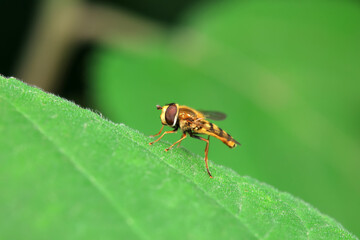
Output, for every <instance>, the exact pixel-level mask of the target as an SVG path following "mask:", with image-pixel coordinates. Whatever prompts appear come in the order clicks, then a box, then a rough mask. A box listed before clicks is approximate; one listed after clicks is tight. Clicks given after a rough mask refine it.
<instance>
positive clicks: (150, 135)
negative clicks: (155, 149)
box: [150, 125, 164, 137]
mask: <svg viewBox="0 0 360 240" xmlns="http://www.w3.org/2000/svg"><path fill="white" fill-rule="evenodd" d="M163 129H164V125H162V127H161V129H160V131H159V132H158V133H157V134H155V135H150V137H156V136H157V135H160V133H161V132H162V130H163Z"/></svg>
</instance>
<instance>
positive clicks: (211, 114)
mask: <svg viewBox="0 0 360 240" xmlns="http://www.w3.org/2000/svg"><path fill="white" fill-rule="evenodd" d="M199 112H201V113H202V114H204V116H205V117H206V118H209V119H212V120H218V121H220V120H224V119H225V118H226V114H225V113H222V112H216V111H203V110H200V111H199Z"/></svg>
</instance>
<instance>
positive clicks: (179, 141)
mask: <svg viewBox="0 0 360 240" xmlns="http://www.w3.org/2000/svg"><path fill="white" fill-rule="evenodd" d="M185 138H186V133H185V132H184V133H183V135H182V136H181V138H180V139H179V140H178V141H176V142H175V143H174V144H173V145H171V146H170V147H169V148H167V149H165V151H166V152H167V151H169V150H170V149H171V148H172V147H173V146H175V145H176V144H177V143H179V144H180V143H181V141H182V140H184V139H185Z"/></svg>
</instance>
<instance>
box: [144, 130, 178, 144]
mask: <svg viewBox="0 0 360 240" xmlns="http://www.w3.org/2000/svg"><path fill="white" fill-rule="evenodd" d="M176 132H177V129H175V130H172V131H166V132H164V133H163V134H162V135H161V136H160V137H159V138H158V139H156V140H155V141H153V142H151V143H149V145H153V144H154V143H156V142H157V141H159V140H160V139H161V138H162V137H163V136H164V135H165V134H168V133H176Z"/></svg>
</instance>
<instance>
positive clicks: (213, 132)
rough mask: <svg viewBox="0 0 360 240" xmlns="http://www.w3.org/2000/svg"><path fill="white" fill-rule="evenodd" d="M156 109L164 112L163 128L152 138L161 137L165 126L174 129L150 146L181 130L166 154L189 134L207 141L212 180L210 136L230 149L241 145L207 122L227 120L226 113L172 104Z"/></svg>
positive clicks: (206, 163) (161, 116) (206, 154)
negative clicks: (179, 136)
mask: <svg viewBox="0 0 360 240" xmlns="http://www.w3.org/2000/svg"><path fill="white" fill-rule="evenodd" d="M156 108H157V109H158V110H162V112H161V114H160V119H161V123H162V125H163V126H162V127H161V129H160V131H159V133H157V134H155V135H152V136H151V137H155V136H158V135H160V133H161V132H162V130H163V128H164V126H165V125H168V126H170V127H172V128H174V129H173V130H172V131H165V132H164V133H163V134H162V135H161V136H160V137H159V138H158V139H156V140H155V141H153V142H151V143H149V145H152V144H154V143H156V142H157V141H159V140H160V139H161V138H162V137H163V136H164V135H165V134H168V133H176V132H177V130H178V129H179V128H180V129H181V130H182V132H183V134H182V136H181V138H180V139H179V140H178V141H176V142H175V143H174V144H173V145H171V146H170V147H169V148H167V149H165V151H166V152H167V151H169V150H170V149H171V148H172V147H174V146H175V145H176V144H179V145H180V143H181V141H182V140H184V139H185V138H186V137H187V134H189V136H190V137H193V138H196V139H199V140H202V141H205V142H206V147H205V165H206V170H207V172H208V174H209V176H210V178H212V176H211V173H210V170H209V167H208V152H209V139H210V136H213V137H216V138H217V139H219V140H220V141H222V142H223V143H225V144H226V145H227V146H228V147H230V148H234V147H236V146H237V145H241V144H240V143H239V142H238V141H236V140H235V139H234V138H232V137H231V136H230V134H228V133H227V132H225V131H224V130H222V129H221V128H219V127H218V126H216V125H215V124H213V123H211V122H209V121H207V120H206V118H209V119H213V120H223V119H225V118H226V115H225V114H224V113H220V112H213V111H197V110H195V109H192V108H190V107H187V106H180V105H179V104H177V103H170V104H167V105H165V106H163V107H161V106H160V105H156ZM199 134H205V135H208V139H205V138H203V137H200V136H199Z"/></svg>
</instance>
